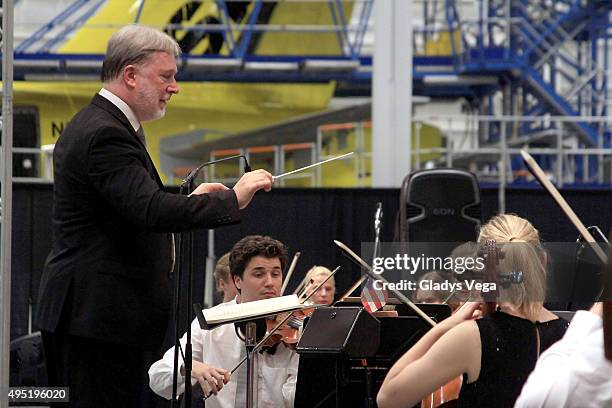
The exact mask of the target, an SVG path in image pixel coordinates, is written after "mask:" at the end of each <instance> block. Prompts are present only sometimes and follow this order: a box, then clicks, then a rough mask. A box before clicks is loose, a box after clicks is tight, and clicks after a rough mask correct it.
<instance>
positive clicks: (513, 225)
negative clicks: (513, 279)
mask: <svg viewBox="0 0 612 408" xmlns="http://www.w3.org/2000/svg"><path fill="white" fill-rule="evenodd" d="M488 240H495V241H496V243H497V245H498V247H499V248H501V257H500V259H499V264H498V274H499V273H505V274H507V273H510V272H518V271H520V272H522V273H523V282H522V283H511V284H510V285H509V286H507V287H505V288H504V287H501V286H500V285H498V291H499V292H498V293H499V298H500V299H501V300H502V301H504V302H508V303H511V304H513V305H514V306H515V307H516V308H517V309H518V311H520V312H521V313H522V314H523V315H524V316H525V317H527V318H528V319H530V320H533V321H535V320H536V319H537V315H538V313H539V312H540V310H541V309H542V306H543V304H544V296H545V294H546V265H545V263H546V255H545V252H544V249H543V248H542V244H541V243H540V234H539V232H538V230H537V229H535V227H534V226H533V225H531V223H530V222H529V221H527V220H526V219H524V218H521V217H518V216H516V215H512V214H502V215H497V216H495V217H493V218H491V220H489V222H488V223H487V224H486V225H484V226H483V227H482V228H481V229H480V235H479V236H478V242H479V243H484V242H486V241H488ZM510 243H512V244H510Z"/></svg>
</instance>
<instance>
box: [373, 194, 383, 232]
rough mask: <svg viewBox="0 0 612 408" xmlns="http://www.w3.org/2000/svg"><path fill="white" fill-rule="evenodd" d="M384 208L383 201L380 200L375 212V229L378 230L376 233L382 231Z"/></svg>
mask: <svg viewBox="0 0 612 408" xmlns="http://www.w3.org/2000/svg"><path fill="white" fill-rule="evenodd" d="M382 217H383V210H382V202H379V203H378V204H377V205H376V213H375V214H374V230H376V235H378V233H379V232H380V224H381V223H382Z"/></svg>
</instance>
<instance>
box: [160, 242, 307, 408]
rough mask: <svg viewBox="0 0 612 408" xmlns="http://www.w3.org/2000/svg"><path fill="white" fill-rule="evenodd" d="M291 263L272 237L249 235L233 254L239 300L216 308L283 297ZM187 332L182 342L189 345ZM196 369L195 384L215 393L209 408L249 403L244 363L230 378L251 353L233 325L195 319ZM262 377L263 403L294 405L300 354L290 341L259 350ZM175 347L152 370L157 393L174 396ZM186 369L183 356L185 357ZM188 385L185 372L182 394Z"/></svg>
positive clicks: (259, 400)
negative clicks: (206, 326) (205, 324)
mask: <svg viewBox="0 0 612 408" xmlns="http://www.w3.org/2000/svg"><path fill="white" fill-rule="evenodd" d="M286 263H287V251H286V249H285V246H284V245H283V244H282V243H281V242H279V241H277V240H274V239H272V238H270V237H263V236H248V237H245V238H243V239H242V240H240V241H239V242H238V243H237V244H236V245H234V247H233V248H232V251H231V253H230V273H231V275H232V278H233V280H234V283H235V285H236V288H237V289H238V291H239V295H238V296H237V297H236V299H235V300H234V301H231V302H228V303H223V304H220V305H218V306H215V308H220V307H227V306H228V305H234V304H236V302H237V301H238V302H243V303H246V302H250V301H254V300H261V299H268V298H272V297H277V296H279V295H280V288H281V284H282V270H283V268H284V266H285V265H286ZM185 341H186V340H185V336H183V338H182V339H181V344H182V346H183V347H184V346H185ZM192 342H193V371H192V379H191V382H192V384H194V385H195V384H196V383H199V384H200V386H201V387H203V389H204V388H205V389H206V391H208V390H211V389H212V392H213V393H214V394H215V395H214V396H212V397H211V398H209V399H207V400H206V406H207V407H208V408H217V407H218V408H229V407H239V406H244V403H245V401H246V383H245V379H246V376H245V371H244V370H246V367H245V365H244V364H243V365H242V366H241V368H240V369H239V370H237V371H236V372H235V373H234V374H233V375H232V376H231V378H230V373H229V370H231V369H232V368H234V367H235V366H236V364H237V363H238V362H239V361H240V360H241V359H242V358H243V357H244V355H245V345H244V342H243V341H242V340H240V339H239V338H238V336H237V335H236V332H235V330H234V325H233V324H226V325H222V326H218V327H216V328H214V329H212V330H202V329H201V328H200V326H199V325H198V323H197V321H196V320H194V321H193V322H192ZM256 356H257V357H256V366H257V371H258V372H257V375H256V378H255V381H256V385H255V392H256V400H257V406H258V407H270V408H276V407H278V408H281V407H283V408H284V407H292V406H293V401H294V397H295V384H296V380H297V368H298V355H297V354H296V353H295V351H293V350H292V349H290V348H288V347H286V346H285V345H284V344H282V343H281V344H279V345H278V346H277V347H276V350H275V351H274V353H273V354H272V353H270V352H263V353H256ZM173 360H174V347H172V348H170V349H169V350H168V351H166V353H165V354H164V356H163V357H162V359H161V360H159V361H157V362H155V363H154V364H153V365H152V366H151V368H150V369H149V379H150V381H149V385H150V387H151V389H152V390H153V391H155V393H157V394H159V395H161V396H162V397H164V398H166V399H170V398H172V371H173V370H172V366H173ZM179 364H181V373H184V367H183V360H182V358H181V357H180V356H179ZM184 389H185V384H184V377H183V376H182V375H179V389H178V393H179V394H181V393H182V392H183V391H184Z"/></svg>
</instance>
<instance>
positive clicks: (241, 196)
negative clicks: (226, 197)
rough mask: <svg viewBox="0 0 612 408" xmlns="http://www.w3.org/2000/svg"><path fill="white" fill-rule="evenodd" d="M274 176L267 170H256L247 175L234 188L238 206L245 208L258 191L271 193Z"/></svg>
mask: <svg viewBox="0 0 612 408" xmlns="http://www.w3.org/2000/svg"><path fill="white" fill-rule="evenodd" d="M272 182H273V179H272V175H271V174H270V173H268V172H267V171H265V170H262V169H260V170H255V171H250V172H248V173H245V174H244V175H243V176H242V177H241V178H240V180H238V182H237V183H236V185H235V186H234V191H235V192H236V198H237V199H238V206H239V207H240V209H241V210H242V209H243V208H245V207H246V206H247V205H249V203H250V202H251V200H252V199H253V196H254V195H255V193H256V192H257V191H258V190H261V189H264V191H270V190H271V189H272Z"/></svg>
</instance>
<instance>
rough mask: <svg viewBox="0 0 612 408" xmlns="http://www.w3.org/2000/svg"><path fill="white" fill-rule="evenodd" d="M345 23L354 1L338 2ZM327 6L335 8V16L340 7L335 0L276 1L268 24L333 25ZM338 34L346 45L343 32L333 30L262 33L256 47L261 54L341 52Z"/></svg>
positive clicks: (339, 53)
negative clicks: (326, 0) (314, 0)
mask: <svg viewBox="0 0 612 408" xmlns="http://www.w3.org/2000/svg"><path fill="white" fill-rule="evenodd" d="M338 3H340V5H341V6H340V7H342V13H343V15H344V18H345V20H346V21H347V24H348V19H350V16H351V13H352V11H353V3H350V2H338ZM330 8H334V10H335V13H336V15H337V16H339V15H340V13H339V12H340V10H339V9H338V7H337V4H336V2H305V3H298V2H294V3H291V2H279V3H278V4H277V5H276V8H275V9H274V14H273V15H272V17H271V19H270V22H269V24H275V25H282V24H294V25H302V26H306V25H309V26H333V25H336V26H337V27H340V25H338V24H335V23H334V21H333V18H332V14H331V11H330ZM338 35H340V36H341V37H342V38H343V43H344V44H346V42H347V40H346V35H345V33H339V34H338V33H336V32H325V31H319V32H310V33H306V32H276V33H275V32H268V33H265V34H263V38H262V42H261V44H260V46H259V47H258V48H257V54H260V55H278V54H282V55H309V54H310V55H312V54H317V55H342V53H343V51H344V50H342V49H340V42H339V41H338Z"/></svg>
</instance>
